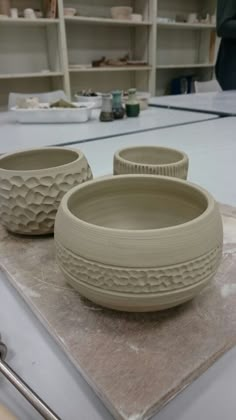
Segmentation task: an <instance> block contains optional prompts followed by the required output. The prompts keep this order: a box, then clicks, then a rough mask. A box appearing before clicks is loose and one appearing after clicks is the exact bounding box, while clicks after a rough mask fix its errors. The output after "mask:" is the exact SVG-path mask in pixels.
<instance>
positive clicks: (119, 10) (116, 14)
mask: <svg viewBox="0 0 236 420" xmlns="http://www.w3.org/2000/svg"><path fill="white" fill-rule="evenodd" d="M132 11H133V9H132V7H112V8H111V17H112V19H117V20H131V14H132Z"/></svg>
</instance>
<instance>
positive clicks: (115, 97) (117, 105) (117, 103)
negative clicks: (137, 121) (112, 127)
mask: <svg viewBox="0 0 236 420" xmlns="http://www.w3.org/2000/svg"><path fill="white" fill-rule="evenodd" d="M112 112H113V116H114V119H115V120H121V119H122V118H124V115H125V110H124V108H123V106H122V92H121V91H120V90H115V91H114V92H112Z"/></svg>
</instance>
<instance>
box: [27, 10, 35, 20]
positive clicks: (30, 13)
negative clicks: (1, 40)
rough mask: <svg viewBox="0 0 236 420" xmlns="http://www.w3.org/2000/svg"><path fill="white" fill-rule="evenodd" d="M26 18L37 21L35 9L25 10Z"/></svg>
mask: <svg viewBox="0 0 236 420" xmlns="http://www.w3.org/2000/svg"><path fill="white" fill-rule="evenodd" d="M24 17H25V19H36V15H35V13H34V10H33V9H25V10H24Z"/></svg>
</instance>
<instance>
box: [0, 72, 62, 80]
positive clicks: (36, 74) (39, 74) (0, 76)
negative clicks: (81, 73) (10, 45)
mask: <svg viewBox="0 0 236 420" xmlns="http://www.w3.org/2000/svg"><path fill="white" fill-rule="evenodd" d="M54 76H63V73H62V72H59V71H49V72H46V71H45V72H41V71H40V72H32V73H13V74H1V73H0V79H23V78H33V77H54Z"/></svg>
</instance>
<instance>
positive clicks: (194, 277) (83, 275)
mask: <svg viewBox="0 0 236 420" xmlns="http://www.w3.org/2000/svg"><path fill="white" fill-rule="evenodd" d="M56 252H57V261H58V264H59V266H60V267H61V269H62V270H63V272H65V273H66V274H67V275H68V276H71V277H72V278H73V279H74V280H76V279H77V280H78V282H82V283H84V284H86V283H87V284H90V285H92V286H95V287H99V288H101V289H105V290H110V291H114V292H121V293H137V294H138V293H141V294H143V293H157V292H160V293H161V292H168V291H173V290H178V289H183V288H185V287H188V286H192V285H194V284H195V283H198V282H200V281H203V280H204V279H207V278H210V277H212V276H213V275H214V273H215V272H216V270H217V268H218V266H219V263H220V259H221V254H222V249H221V248H220V247H218V248H215V249H213V250H212V251H210V252H209V253H207V254H205V255H202V256H201V257H199V258H196V259H194V260H191V261H188V262H186V263H183V264H177V265H173V266H169V267H161V268H150V269H145V268H144V269H141V268H139V269H135V268H133V269H131V268H129V269H128V268H122V267H113V266H108V265H104V264H98V263H96V262H93V261H89V260H86V259H85V258H81V257H80V256H78V255H75V254H74V253H73V252H71V251H69V250H67V249H66V248H65V247H63V246H62V245H61V244H60V243H59V242H56Z"/></svg>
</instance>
